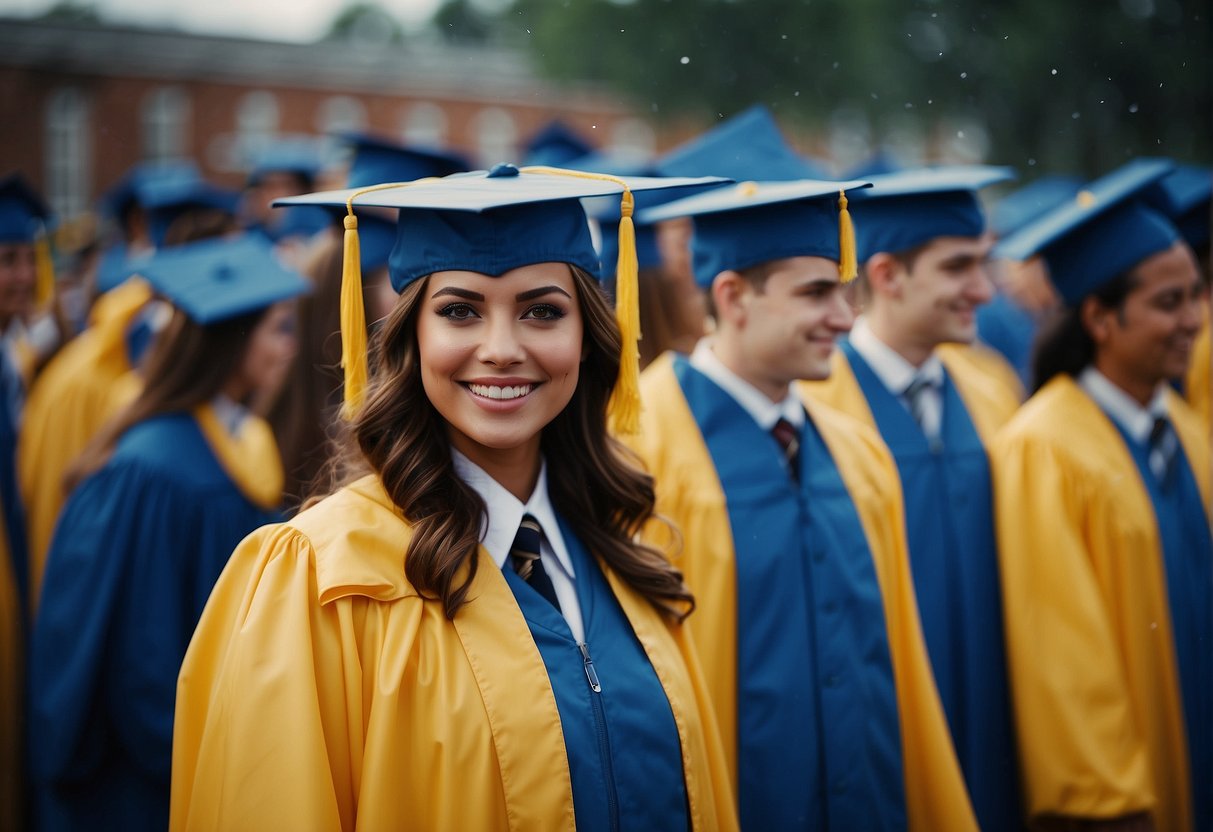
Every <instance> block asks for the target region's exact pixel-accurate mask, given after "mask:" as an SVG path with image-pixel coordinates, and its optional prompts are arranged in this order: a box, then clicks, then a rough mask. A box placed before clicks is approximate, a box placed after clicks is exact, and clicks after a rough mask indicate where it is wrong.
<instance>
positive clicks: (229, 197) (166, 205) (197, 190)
mask: <svg viewBox="0 0 1213 832" xmlns="http://www.w3.org/2000/svg"><path fill="white" fill-rule="evenodd" d="M140 192H141V194H142V196H141V200H140V201H141V202H142V203H143V205H144V207H146V209H147V212H148V230H149V233H150V234H151V238H152V243H153V244H155V245H156V247H160V246H162V245H164V235H165V234H166V233H168V229H169V226H170V225H172V224H173V221H174V220H176V219H177V218H178V217H180V216H181V215H182V214H184V213H185V212H186V211H189V210H191V209H195V208H212V209H214V210H216V211H222V212H224V213H226V214H231V215H232V216H235V215H236V211H237V209H238V207H239V204H240V194H239V193H238V192H236V191H233V190H229V189H227V188H220V187H218V186H217V185H212V184H211V183H210V182H207V181H205V180H203V179H176V178H173V179H157V180H155V181H153V182H149V183H147V184H146V185H145V186H143V187H142V188H141V189H140Z"/></svg>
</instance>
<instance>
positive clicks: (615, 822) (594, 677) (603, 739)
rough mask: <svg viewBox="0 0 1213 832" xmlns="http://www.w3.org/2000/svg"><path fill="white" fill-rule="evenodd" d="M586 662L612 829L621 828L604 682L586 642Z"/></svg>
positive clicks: (582, 648) (583, 646) (581, 647)
mask: <svg viewBox="0 0 1213 832" xmlns="http://www.w3.org/2000/svg"><path fill="white" fill-rule="evenodd" d="M577 648H578V649H579V650H580V651H581V658H582V661H583V662H584V663H585V678H586V681H587V682H589V683H590V693H591V696H590V706H591V707H592V708H593V709H594V727H595V728H596V729H597V731H598V755H599V756H600V757H601V758H602V774H603V778H604V779H605V780H606V787H607V809H608V810H609V812H610V821H611V829H619V796H618V795H617V794H616V793H615V769H614V767H613V766H612V765H611V742H610V739H609V738H608V737H607V725H606V713H605V712H604V711H603V709H602V684H601V683H600V682H599V681H598V671H597V670H595V669H594V660H593V659H592V658H590V646H589V645H588V644H586V643H584V642H582V643H581V644H578V645H577Z"/></svg>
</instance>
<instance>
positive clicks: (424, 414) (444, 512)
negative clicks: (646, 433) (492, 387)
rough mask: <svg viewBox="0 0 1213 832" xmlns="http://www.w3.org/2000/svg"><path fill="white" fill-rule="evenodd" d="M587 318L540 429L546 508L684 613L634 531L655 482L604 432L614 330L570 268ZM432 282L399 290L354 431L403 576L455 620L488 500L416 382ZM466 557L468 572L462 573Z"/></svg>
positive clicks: (670, 577)
mask: <svg viewBox="0 0 1213 832" xmlns="http://www.w3.org/2000/svg"><path fill="white" fill-rule="evenodd" d="M569 268H570V269H571V270H572V273H573V282H574V284H575V285H576V288H577V299H578V305H579V306H580V307H581V314H582V318H583V320H584V323H585V341H586V344H585V345H586V347H587V357H586V359H585V361H584V362H583V363H582V366H581V372H580V376H579V378H578V382H577V388H576V390H575V391H574V393H573V397H572V399H571V400H570V401H569V403H568V405H567V406H566V407H565V409H564V410H563V411H561V413H560V414H559V415H558V416H556V418H555V419H553V420H552V421H551V422H550V423H549V424H548V425H547V426H546V427H545V428H544V429H543V435H542V437H541V448H542V450H543V454H544V457H545V459H546V460H547V471H548V490H549V492H550V495H551V499H552V505H553V506H554V507H555V509H556V510H557V511H558V512H559V513H560V515H561V516H562V517H563V518H564V520H565V522H567V523H568V524H569V526H570V527H571V528H572V531H573V532H574V533H575V534H576V535H577V537H578V539H579V540H581V541H582V543H584V544H585V545H586V547H587V548H588V549H589V550H590V551H591V552H593V553H594V554H595V555H597V556H598V557H599V558H601V559H602V560H603V561H604V562H605V563H606V564H607V565H609V566H610V567H611V569H613V570H614V571H615V572H616V573H617V574H618V575H619V576H620V577H621V578H622V579H623V580H624V581H625V582H627V584H628V585H629V586H631V587H632V588H633V589H635V590H636V591H637V592H639V593H640V594H641V595H643V596H644V597H645V598H646V599H648V600H649V602H650V603H652V604H653V605H654V606H655V607H657V609H659V610H660V611H662V612H663V613H665V614H666V615H669V616H670V617H672V618H675V619H677V620H681V619H683V618H685V617H686V616H687V615H689V614H690V612H691V610H692V609H693V608H694V605H695V602H694V599H693V597H692V596H691V593H690V591H689V590H688V589H687V587H686V585H685V584H684V583H683V581H682V574H681V573H680V572H679V571H678V570H676V569H675V568H674V567H673V566H671V565H670V563H669V562H668V561H667V560H666V559H665V558H664V557H663V556H662V554H661V553H660V552H659V551H658V550H657V549H654V548H652V547H650V546H646V545H644V544H642V543H640V542H638V540H637V539H636V536H637V533H638V532H639V530H640V528H641V527H642V526H643V525H644V524H645V522H646V521H648V520H649V519H650V518H652V517H653V516H654V503H655V496H654V491H653V479H652V477H650V476H649V475H648V474H646V473H644V472H643V471H641V470H640V468H639V467H637V466H636V464H635V462H634V460H635V457H634V456H633V455H632V454H631V452H630V451H628V450H627V449H626V448H625V447H624V446H623V445H622V444H620V443H619V442H618V441H617V440H616V439H615V438H614V437H612V436H611V435H610V434H609V432H608V431H607V402H608V401H609V399H610V395H611V390H612V389H613V387H614V385H615V379H616V377H617V376H618V374H619V355H620V336H619V328H618V326H617V324H616V322H615V316H614V314H613V312H612V311H611V309H610V307H609V306H608V304H607V301H606V298H605V296H604V295H603V293H602V290H601V288H600V287H599V285H598V283H597V282H596V281H595V280H594V279H593V278H592V277H590V275H588V274H586V273H585V272H584V271H582V270H580V269H578V268H576V267H573V266H570V267H569ZM428 282H429V281H428V279H422V280H418V281H416V282H415V283H413V284H412V285H410V286H408V287H407V288H406V289H405V290H404V292H403V293H401V296H400V301H399V303H398V304H397V306H396V308H395V309H394V310H393V312H392V314H391V315H390V316H389V317H388V319H387V321H386V324H385V326H384V327H383V329H382V330H380V331H379V332H378V333H377V334H376V337H375V338H374V340H373V342H372V359H373V361H374V365H375V366H374V369H373V372H372V379H371V384H370V387H369V389H368V391H367V398H366V402H365V404H364V406H363V407H362V409H361V410H360V411H359V413H358V415H357V416H356V417H355V419H354V423H353V434H354V438H355V440H356V442H357V444H358V447H359V448H360V449H361V451H362V455H363V456H364V457H365V460H366V461H367V462H368V463H369V464H370V466H371V468H372V469H373V470H374V471H375V472H376V473H377V474H378V475H379V478H380V479H381V480H382V482H383V486H384V488H385V489H386V491H387V493H388V495H389V496H390V497H391V498H392V501H393V502H394V503H395V504H396V505H397V506H399V507H400V509H401V511H402V512H403V513H404V516H405V517H406V518H407V519H408V521H409V522H410V523H411V524H412V526H413V538H412V541H411V542H410V544H409V548H408V552H407V553H406V557H405V566H404V569H405V575H406V576H407V577H408V579H409V582H410V583H412V584H413V586H414V587H416V588H417V590H418V592H420V593H421V594H422V596H423V597H426V598H430V599H432V600H441V601H442V604H443V608H444V610H445V612H446V615H447V617H448V618H454V616H455V614H456V613H457V612H458V611H459V608H460V607H461V606H463V604H465V603H466V602H467V600H468V598H467V594H468V591H469V588H470V586H471V583H472V579H473V578H474V577H475V574H476V569H477V567H478V566H479V563H478V561H479V558H478V554H477V550H478V546H479V542H480V541H479V534H480V530H481V528H482V524H483V518H484V515H485V511H486V509H485V505H484V502H483V500H481V499H480V497H479V495H478V494H477V493H476V492H475V491H474V490H473V489H471V488H470V487H469V486H467V485H466V484H464V482H463V481H462V480H461V479H460V478H459V477H458V475H457V474H456V473H455V467H454V463H453V462H452V460H451V451H450V441H449V439H448V435H447V425H446V422H445V421H444V420H443V418H442V416H441V415H440V414H439V413H438V411H437V410H436V409H435V408H434V406H433V405H432V404H430V401H429V399H428V398H426V395H425V390H424V388H423V387H422V383H421V364H420V358H419V355H418V347H417V316H418V310H419V308H420V306H421V301H422V298H423V297H424V293H425V287H426V285H427V284H428ZM465 563H466V564H467V567H468V569H467V572H466V575H465V577H463V579H462V580H460V572H461V570H462V568H463V566H464V564H465Z"/></svg>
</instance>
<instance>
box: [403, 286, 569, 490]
mask: <svg viewBox="0 0 1213 832" xmlns="http://www.w3.org/2000/svg"><path fill="white" fill-rule="evenodd" d="M583 331H584V324H583V321H582V316H581V306H580V304H579V303H578V299H577V290H576V287H575V286H574V284H573V276H572V273H571V271H570V269H569V267H568V266H567V265H566V264H564V263H538V264H536V265H532V266H523V267H521V268H517V269H514V270H512V271H509V272H506V273H505V274H504V275H502V276H501V277H489V276H487V275H483V274H478V273H476V272H464V271H444V272H436V273H434V274H433V275H431V276H430V277H429V279H428V283H427V285H426V286H425V288H424V290H423V293H422V299H421V304H420V307H419V309H418V317H417V346H418V354H419V357H420V362H421V381H422V385H423V386H424V388H425V394H426V397H427V398H429V400H430V402H431V403H432V404H433V405H434V407H435V408H436V409H437V411H438V413H439V414H441V416H442V418H443V419H445V420H446V423H447V425H448V430H449V433H450V437H451V443H452V445H454V447H455V448H456V449H458V450H459V451H460V452H462V453H463V454H464V455H466V456H467V457H468V458H469V459H471V460H472V461H473V462H476V463H477V464H481V466H482V467H485V466H484V464H483V462H484V461H486V460H492V459H500V458H501V457H502V453H501V452H512V453H511V454H510V456H511V458H514V459H518V460H519V461H521V460H523V459H532V458H533V459H537V458H538V454H539V440H540V434H541V432H542V431H543V429H544V427H545V426H546V425H547V424H548V423H549V422H551V421H552V420H553V419H554V418H555V417H556V416H557V415H558V414H559V413H560V412H561V411H562V410H564V408H565V406H566V405H567V404H568V403H569V400H570V399H572V397H573V391H574V390H575V389H576V388H577V379H578V374H579V372H580V368H581V361H582V358H583V347H582V335H583ZM514 452H521V453H522V454H523V456H522V457H515V456H513V453H514ZM531 455H533V457H532V456H531Z"/></svg>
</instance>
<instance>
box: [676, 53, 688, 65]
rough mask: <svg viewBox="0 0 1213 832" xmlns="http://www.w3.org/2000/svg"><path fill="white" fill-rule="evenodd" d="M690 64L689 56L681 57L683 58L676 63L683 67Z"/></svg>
mask: <svg viewBox="0 0 1213 832" xmlns="http://www.w3.org/2000/svg"><path fill="white" fill-rule="evenodd" d="M690 62H691V59H690V57H689V56H687V55H683V56H682V58H680V59H679V61H678V63H680V64H682V65H683V66H686V65H687V64H689V63H690Z"/></svg>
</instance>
